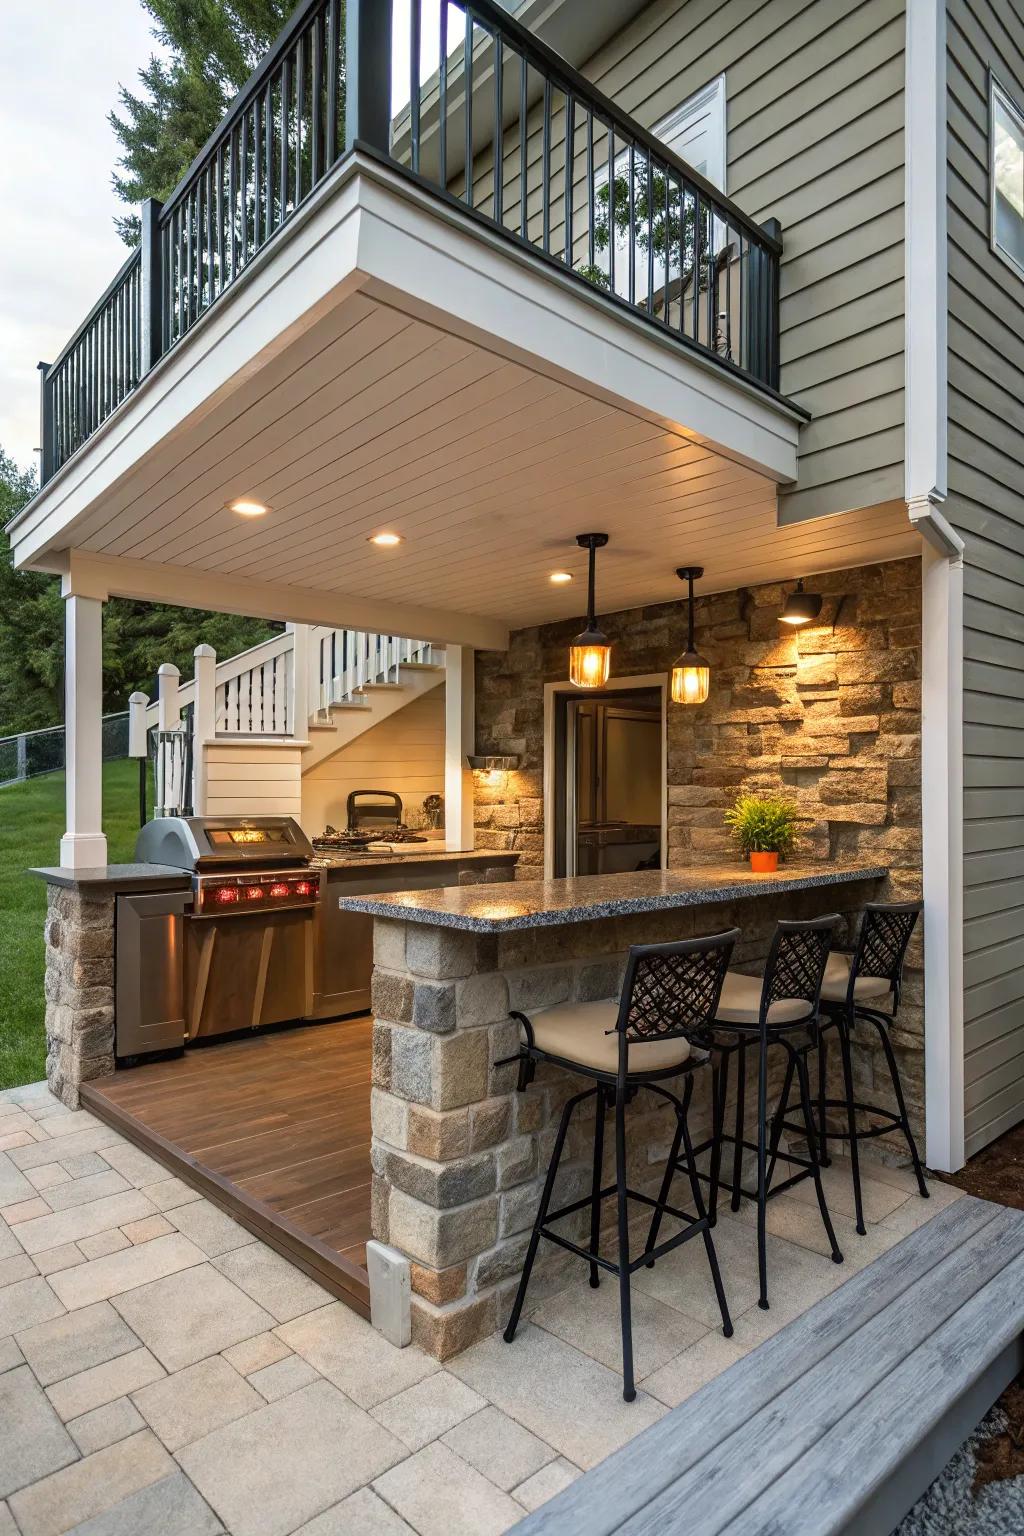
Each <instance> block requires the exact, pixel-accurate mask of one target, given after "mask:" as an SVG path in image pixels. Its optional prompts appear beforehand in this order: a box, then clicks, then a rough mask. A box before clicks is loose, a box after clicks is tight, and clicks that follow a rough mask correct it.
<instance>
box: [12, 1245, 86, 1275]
mask: <svg viewBox="0 0 1024 1536" xmlns="http://www.w3.org/2000/svg"><path fill="white" fill-rule="evenodd" d="M26 1257H27V1255H26ZM32 1262H33V1263H34V1264H35V1266H36V1269H38V1271H39V1273H40V1274H41V1275H53V1274H56V1273H57V1271H58V1270H60V1269H70V1268H71V1267H72V1265H74V1264H84V1263H85V1254H84V1253H83V1252H82V1250H81V1248H79V1246H78V1244H77V1243H61V1245H60V1247H59V1248H47V1249H46V1250H45V1252H43V1253H34V1254H33V1255H32Z"/></svg>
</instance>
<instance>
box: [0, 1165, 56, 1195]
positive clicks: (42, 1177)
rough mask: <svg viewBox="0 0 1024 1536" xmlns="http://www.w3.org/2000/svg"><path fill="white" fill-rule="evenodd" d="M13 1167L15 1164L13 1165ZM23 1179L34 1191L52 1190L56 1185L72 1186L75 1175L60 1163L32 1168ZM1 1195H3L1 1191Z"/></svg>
mask: <svg viewBox="0 0 1024 1536" xmlns="http://www.w3.org/2000/svg"><path fill="white" fill-rule="evenodd" d="M11 1166H12V1167H13V1166H14V1165H13V1163H12V1164H11ZM22 1177H23V1178H24V1179H26V1180H27V1182H28V1183H29V1184H31V1185H32V1188H33V1189H38V1190H47V1189H52V1188H53V1186H54V1185H55V1184H70V1182H71V1180H72V1178H73V1175H72V1174H70V1173H68V1171H67V1169H66V1168H65V1167H63V1165H62V1164H60V1163H44V1164H43V1166H42V1167H41V1168H30V1169H29V1170H28V1172H27V1173H25V1174H23V1175H22ZM0 1193H3V1191H2V1190H0Z"/></svg>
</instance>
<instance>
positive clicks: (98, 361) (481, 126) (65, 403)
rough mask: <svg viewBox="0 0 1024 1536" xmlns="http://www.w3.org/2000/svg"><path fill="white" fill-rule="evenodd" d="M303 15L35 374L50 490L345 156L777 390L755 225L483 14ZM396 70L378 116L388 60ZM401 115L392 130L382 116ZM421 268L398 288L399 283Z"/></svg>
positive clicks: (527, 40) (763, 259)
mask: <svg viewBox="0 0 1024 1536" xmlns="http://www.w3.org/2000/svg"><path fill="white" fill-rule="evenodd" d="M394 9H396V10H400V12H401V15H402V18H403V26H407V27H408V36H403V37H401V38H398V39H395V38H393V35H392V34H393V26H394V16H393V7H392V4H391V3H390V0H346V3H345V5H344V7H342V5H341V4H340V0H302V3H300V4H299V5H298V6H297V8H296V10H295V12H294V14H293V16H292V18H291V20H290V21H289V22H288V24H287V26H286V27H285V28H284V30H283V32H282V33H281V35H280V37H279V38H278V40H277V42H276V43H275V44H274V46H273V48H272V49H271V50H270V52H269V53H268V54H267V56H266V58H265V59H264V60H263V62H262V63H261V64H260V65H259V67H258V68H257V69H256V71H255V72H254V74H253V75H252V76H251V78H250V79H249V81H248V82H247V84H246V85H245V86H244V87H243V89H242V90H241V91H240V92H239V94H238V96H237V97H236V98H235V100H234V102H233V103H232V105H231V107H230V108H229V109H228V111H227V113H226V115H225V117H224V119H223V121H222V122H221V124H220V125H219V127H218V128H217V130H216V131H215V133H214V134H213V135H212V136H211V138H210V139H209V140H208V142H207V143H206V144H205V145H204V147H203V149H202V150H201V151H200V153H199V155H197V157H196V159H195V161H194V162H193V164H192V166H191V167H190V168H189V170H188V172H187V174H186V175H185V177H184V179H183V180H182V181H181V183H180V184H179V186H178V187H177V188H176V189H175V191H174V192H173V193H172V195H171V196H170V197H169V198H168V200H167V202H166V203H165V204H164V205H163V206H161V205H160V204H159V203H157V202H155V201H153V200H150V201H149V202H147V203H146V204H145V205H144V207H143V210H142V240H141V244H140V246H139V248H138V249H137V250H136V251H134V252H133V253H132V255H131V256H130V257H129V258H128V260H127V262H126V263H125V265H124V266H123V267H122V269H121V271H120V272H119V273H118V275H117V277H116V278H115V280H114V282H113V283H112V284H111V286H110V288H109V289H108V290H107V292H106V293H105V294H104V295H103V297H102V298H101V299H100V300H99V302H98V303H97V305H96V306H95V307H94V309H93V310H92V312H91V313H90V315H89V316H88V318H87V319H86V321H85V323H84V324H83V325H82V326H81V327H80V328H79V330H78V331H77V332H76V334H75V336H74V337H73V338H72V339H71V341H70V342H69V343H68V345H67V346H66V347H65V348H64V350H63V352H62V353H61V355H60V357H59V358H58V359H57V361H56V363H54V364H53V365H52V366H47V365H44V364H40V369H41V371H42V466H41V470H42V473H41V478H42V480H43V481H44V482H45V481H46V480H47V479H48V478H49V477H50V475H52V474H53V473H54V472H55V471H56V470H57V469H59V468H60V467H61V465H62V464H64V463H65V462H66V461H67V460H68V458H70V456H71V454H72V453H74V451H75V450H76V449H77V448H78V447H80V446H81V444H82V443H84V442H85V441H86V440H87V439H88V438H89V437H90V436H91V434H92V433H93V432H95V431H96V429H97V428H98V427H99V426H100V425H102V423H103V422H104V421H105V420H106V419H107V418H108V417H109V416H110V415H111V414H112V412H113V411H114V410H116V408H117V407H118V405H120V403H121V402H122V401H123V400H124V398H125V397H126V396H127V395H128V394H129V393H130V392H131V391H132V390H133V389H134V388H135V387H136V385H137V383H138V382H139V380H140V379H141V378H142V377H143V376H144V375H145V374H146V373H147V372H148V371H149V369H150V368H151V367H152V366H153V364H154V363H155V362H156V361H157V360H158V359H159V358H160V357H161V355H162V354H163V353H165V352H167V351H168V350H169V349H171V348H173V347H174V346H175V345H176V344H177V343H178V342H179V341H180V340H181V338H182V337H183V336H185V335H187V333H188V331H189V330H190V329H191V327H192V326H193V325H194V324H195V323H196V322H197V321H198V320H199V319H200V318H201V317H202V316H203V315H204V314H205V313H206V312H207V311H208V310H209V309H210V307H211V306H212V305H213V304H215V303H216V302H217V301H218V299H219V298H220V297H221V295H222V294H223V293H225V292H226V291H227V289H228V288H230V286H231V285H232V284H233V283H234V282H235V280H236V279H237V278H238V277H239V276H240V275H241V274H242V273H243V272H244V271H245V269H246V267H247V266H248V265H249V263H250V262H251V261H252V260H253V258H254V257H255V256H256V255H257V254H258V253H259V252H260V251H261V250H262V248H263V247H264V246H265V245H266V244H267V243H268V242H269V241H271V240H272V239H274V238H275V237H276V236H277V235H278V234H279V233H280V231H281V230H282V229H284V228H285V227H286V226H287V224H288V223H289V221H290V220H291V218H292V217H293V216H294V214H295V213H296V211H297V210H298V209H299V208H300V207H301V206H302V204H303V203H304V202H305V200H306V199H307V198H308V197H309V195H310V193H311V192H313V191H314V190H315V189H316V188H317V187H318V186H319V185H320V183H321V182H323V180H324V178H325V177H326V176H327V175H328V174H329V173H330V171H331V170H332V169H333V168H334V166H335V165H336V164H337V163H338V161H339V160H340V159H341V158H342V157H343V156H344V155H345V154H346V153H348V152H349V151H351V150H360V151H363V152H368V153H369V154H371V155H373V156H375V157H378V158H381V159H384V160H385V161H386V162H387V163H388V164H389V166H391V167H392V168H393V169H395V170H397V171H399V172H401V173H402V174H404V175H406V176H408V177H410V178H412V179H414V180H415V181H416V182H417V183H418V184H419V185H420V186H421V187H423V188H425V189H427V190H429V192H430V193H431V194H432V195H434V196H435V197H437V198H439V199H441V200H443V201H445V202H447V203H449V204H452V205H454V206H457V207H458V208H460V209H461V210H463V212H464V213H466V214H467V215H469V216H470V218H471V219H473V220H474V221H476V222H478V223H480V224H481V225H484V226H486V227H487V228H488V229H489V230H490V231H492V232H497V233H499V234H500V235H501V236H502V237H503V238H504V239H506V240H508V241H510V242H512V243H514V244H517V245H519V246H520V247H522V248H524V249H526V250H528V251H529V252H531V253H532V254H533V255H535V256H539V257H541V258H542V259H543V260H544V261H545V262H546V263H548V264H550V265H551V266H552V267H554V268H557V269H558V270H560V271H561V272H562V273H563V274H566V275H569V276H571V278H572V279H573V280H574V281H575V282H578V283H580V284H583V285H584V286H586V287H588V288H589V289H590V290H591V291H593V290H594V289H597V290H598V291H600V292H601V294H602V295H603V296H604V299H605V300H606V301H607V302H609V303H611V304H614V305H616V306H617V307H618V308H619V309H620V310H623V311H628V312H629V313H630V314H631V315H633V316H634V317H635V316H640V317H642V319H643V320H644V321H645V322H647V323H648V324H650V325H652V326H654V327H656V328H658V329H659V330H660V331H661V332H662V333H667V334H668V335H670V336H671V337H673V338H674V339H675V341H676V342H678V343H679V344H680V345H682V346H684V347H686V348H688V349H692V350H695V351H696V352H698V353H700V354H702V355H703V356H705V357H710V358H713V359H714V360H715V362H716V363H717V364H718V365H720V366H721V367H722V368H724V369H726V370H730V371H732V372H734V373H736V374H738V375H742V376H743V377H744V378H746V379H748V380H750V381H752V382H754V383H755V384H758V385H760V386H762V387H763V388H765V389H768V390H771V391H776V390H777V388H778V364H779V349H778V265H779V255H780V252H781V243H780V239H779V230H778V226H777V225H776V224H774V223H771V224H769V225H759V224H757V223H756V222H755V221H754V220H752V219H751V218H750V217H749V216H748V215H747V214H745V213H744V212H743V210H742V209H740V208H738V207H737V206H736V204H734V203H733V202H732V201H731V200H730V199H729V198H727V197H725V196H724V195H723V194H722V193H721V192H719V191H718V190H717V189H716V188H715V187H713V186H712V185H711V184H710V183H709V182H708V181H706V180H705V179H704V178H703V177H702V176H700V175H699V174H698V173H697V172H696V171H695V170H693V168H692V167H690V166H688V165H687V164H686V163H685V162H684V161H683V160H680V159H679V158H678V156H676V155H675V154H673V152H672V151H671V150H669V149H668V148H667V147H666V146H665V145H664V144H662V143H660V142H659V140H658V139H656V138H655V137H654V136H653V135H652V134H651V133H649V132H648V131H647V130H646V129H645V128H643V127H642V126H641V125H640V124H639V123H637V122H635V121H634V120H633V119H632V118H631V117H630V116H629V115H628V114H627V113H625V112H623V111H622V110H621V109H620V108H619V107H618V106H616V104H615V103H614V102H613V101H611V100H610V99H609V98H608V97H607V96H605V95H604V94H603V93H602V92H601V91H599V90H598V89H597V88H596V87H595V86H594V85H592V84H591V82H590V81H588V80H586V79H585V78H584V77H583V76H582V75H581V74H579V73H578V72H577V71H576V70H574V69H573V68H572V67H571V66H570V65H569V64H567V63H566V62H565V60H564V59H562V58H560V57H559V55H558V54H556V53H555V52H554V51H553V50H552V49H550V48H548V47H547V46H546V45H545V44H544V43H543V42H542V41H541V40H540V39H539V38H537V37H535V36H534V35H533V34H532V33H531V32H529V31H528V30H527V29H526V28H524V27H523V26H521V25H520V24H519V23H518V22H516V21H515V20H514V18H513V17H511V16H510V15H508V13H507V12H506V11H504V10H502V9H501V7H500V6H499V5H497V4H495V3H493V0H440V3H438V0H400V4H398V5H396V6H395V8H394ZM393 43H394V44H395V52H396V53H398V54H399V56H401V57H405V56H408V58H409V61H410V67H409V79H408V99H407V101H406V100H405V99H401V98H404V95H405V89H404V87H403V88H402V89H400V90H398V91H396V92H395V96H396V97H398V98H400V99H399V100H396V101H393V100H392V54H393ZM393 111H394V116H393ZM414 281H415V274H410V282H414Z"/></svg>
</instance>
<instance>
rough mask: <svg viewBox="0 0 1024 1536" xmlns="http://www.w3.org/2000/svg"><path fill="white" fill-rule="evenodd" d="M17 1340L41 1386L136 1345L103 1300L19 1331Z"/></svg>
mask: <svg viewBox="0 0 1024 1536" xmlns="http://www.w3.org/2000/svg"><path fill="white" fill-rule="evenodd" d="M18 1343H19V1345H20V1346H21V1350H22V1353H23V1354H24V1356H25V1359H26V1360H27V1361H28V1363H29V1365H30V1366H31V1367H32V1370H33V1371H34V1372H35V1376H36V1380H37V1381H38V1382H40V1384H41V1385H42V1386H44V1387H49V1386H52V1384H53V1383H54V1382H55V1381H63V1380H64V1379H65V1377H67V1376H77V1374H78V1373H79V1371H87V1370H90V1369H91V1367H92V1366H94V1365H103V1364H104V1363H105V1362H106V1361H108V1360H114V1359H116V1358H117V1356H118V1355H126V1354H128V1352H129V1350H132V1349H138V1347H139V1341H138V1339H137V1338H136V1337H135V1335H134V1333H132V1331H131V1329H130V1328H129V1327H128V1326H127V1325H126V1324H125V1322H124V1321H123V1319H122V1318H120V1317H119V1316H118V1314H117V1313H116V1312H115V1311H114V1309H113V1307H112V1306H110V1305H109V1303H108V1302H105V1301H101V1302H98V1303H97V1304H96V1305H95V1306H92V1307H83V1308H82V1309H81V1310H80V1311H78V1312H69V1313H68V1314H67V1315H66V1316H64V1317H58V1318H55V1319H54V1320H53V1321H52V1322H47V1323H39V1324H37V1325H36V1327H34V1328H28V1329H26V1330H25V1331H24V1332H23V1333H19V1335H18Z"/></svg>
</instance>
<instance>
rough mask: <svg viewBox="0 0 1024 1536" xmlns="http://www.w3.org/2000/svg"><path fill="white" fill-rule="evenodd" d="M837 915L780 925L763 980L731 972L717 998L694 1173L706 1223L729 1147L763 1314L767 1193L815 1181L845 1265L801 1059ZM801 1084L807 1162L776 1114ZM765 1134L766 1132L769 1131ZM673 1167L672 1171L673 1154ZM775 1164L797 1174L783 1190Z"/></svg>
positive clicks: (653, 1234)
mask: <svg viewBox="0 0 1024 1536" xmlns="http://www.w3.org/2000/svg"><path fill="white" fill-rule="evenodd" d="M838 921H839V919H838V916H837V915H835V914H832V915H830V916H828V917H818V918H814V919H812V920H811V921H810V922H786V921H783V922H780V923H779V925H778V927H777V928H776V930H775V934H774V937H773V939H772V944H771V949H770V950H769V952H768V960H767V963H766V965H765V968H764V974H763V976H760V977H758V976H744V975H741V974H740V973H739V972H737V971H730V972H729V973H728V975H727V976H726V978H725V981H724V983H723V986H722V995H721V999H720V1001H719V1005H718V1008H717V1011H716V1015H715V1021H714V1025H713V1028H712V1031H711V1040H712V1043H713V1045H714V1048H715V1051H716V1053H717V1059H716V1062H715V1068H714V1125H713V1129H712V1134H711V1137H710V1139H709V1140H708V1141H705V1142H702V1143H701V1145H700V1146H698V1147H697V1148H696V1149H695V1152H696V1155H697V1156H699V1155H700V1154H701V1153H703V1152H707V1151H709V1150H710V1153H711V1168H710V1173H709V1174H698V1175H697V1177H698V1178H703V1179H704V1180H705V1182H707V1183H709V1184H710V1186H711V1196H710V1216H711V1221H712V1224H714V1221H715V1219H716V1216H717V1212H718V1193H719V1184H720V1179H721V1163H722V1150H723V1146H724V1144H725V1143H731V1144H732V1146H733V1177H732V1206H733V1210H739V1205H740V1200H741V1198H746V1199H748V1200H756V1201H757V1267H758V1281H759V1293H760V1294H759V1297H758V1305H759V1306H760V1307H762V1308H763V1309H764V1310H766V1311H767V1309H768V1253H767V1205H768V1200H769V1199H770V1198H771V1197H772V1196H773V1195H781V1194H782V1193H784V1191H785V1190H787V1189H791V1188H792V1187H793V1185H794V1184H796V1183H798V1182H799V1181H800V1180H801V1179H808V1178H810V1179H813V1180H814V1187H815V1193H816V1194H817V1197H818V1208H819V1210H820V1211H821V1219H822V1223H823V1225H824V1228H825V1235H826V1236H827V1238H828V1241H829V1246H830V1247H831V1249H832V1261H833V1263H835V1264H841V1263H842V1262H843V1255H842V1253H841V1251H840V1249H839V1244H838V1243H837V1242H836V1234H835V1230H834V1228H833V1226H832V1219H831V1217H830V1216H829V1212H828V1205H827V1203H826V1200H825V1191H824V1190H823V1188H822V1184H821V1168H820V1165H819V1161H818V1155H817V1147H816V1138H815V1127H814V1110H813V1106H812V1102H811V1089H810V1075H809V1072H808V1067H807V1057H808V1054H809V1052H810V1051H812V1050H813V1049H814V1048H815V1046H816V1045H817V1044H818V1029H819V1017H818V999H819V994H820V992H821V985H822V979H823V977H824V974H825V965H826V962H827V960H828V956H829V951H830V948H831V943H832V930H833V929H834V927H835V925H836V923H837V922H838ZM773 1045H776V1046H781V1047H782V1049H783V1050H784V1051H785V1053H786V1077H785V1086H784V1088H783V1093H782V1097H781V1098H780V1100H779V1108H778V1110H776V1112H775V1113H774V1114H773V1115H769V1113H768V1048H769V1046H773ZM755 1046H756V1047H757V1053H758V1073H757V1141H756V1142H752V1141H748V1140H746V1136H745V1125H744V1120H743V1077H744V1073H745V1069H746V1053H747V1048H748V1047H750V1048H751V1049H753V1047H755ZM733 1056H737V1057H738V1065H739V1069H740V1075H739V1086H738V1089H737V1114H736V1127H735V1132H734V1134H732V1135H729V1134H728V1133H727V1132H726V1130H725V1105H726V1099H727V1096H728V1087H729V1066H730V1061H731V1059H732V1057H733ZM794 1077H796V1079H797V1081H798V1082H799V1085H800V1103H801V1108H802V1112H803V1121H804V1123H803V1126H802V1128H801V1135H803V1136H805V1137H806V1139H807V1148H808V1154H807V1156H806V1157H801V1156H798V1155H797V1154H795V1153H793V1152H790V1151H788V1150H787V1151H785V1152H783V1151H782V1150H781V1146H780V1139H781V1134H782V1121H783V1117H782V1110H783V1108H784V1106H785V1104H786V1103H787V1101H788V1095H789V1091H790V1088H791V1087H792V1083H793V1079H794ZM769 1128H770V1132H769ZM673 1150H674V1152H675V1153H676V1159H675V1161H676V1162H677V1163H678V1166H680V1167H682V1166H683V1164H682V1163H681V1162H678V1149H673ZM744 1151H750V1152H756V1153H757V1188H756V1189H755V1190H750V1189H745V1188H744V1187H743V1184H742V1165H743V1153H744ZM779 1158H782V1159H783V1161H784V1162H787V1163H791V1164H793V1165H794V1166H795V1167H796V1170H797V1171H796V1172H795V1173H794V1174H792V1175H791V1176H790V1177H789V1178H787V1179H784V1180H783V1181H782V1183H781V1184H777V1185H773V1183H772V1178H773V1175H774V1172H775V1165H776V1163H777V1161H778V1159H779ZM687 1161H688V1163H689V1167H690V1168H691V1169H692V1168H693V1166H694V1165H693V1156H692V1154H689V1153H688V1154H687ZM672 1169H673V1160H671V1159H670V1162H669V1166H668V1168H667V1169H666V1171H665V1184H664V1185H663V1187H662V1197H664V1195H665V1194H666V1193H667V1187H668V1182H669V1180H670V1179H671V1174H672ZM659 1224H660V1216H659V1215H658V1213H657V1212H656V1213H655V1216H654V1219H653V1221H652V1222H651V1230H650V1233H649V1235H648V1239H647V1241H648V1245H649V1246H650V1248H651V1249H652V1251H653V1250H654V1245H655V1242H656V1240H657V1236H658V1227H659Z"/></svg>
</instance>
